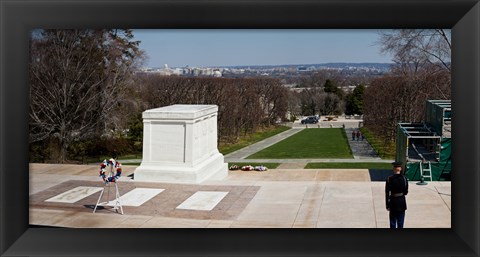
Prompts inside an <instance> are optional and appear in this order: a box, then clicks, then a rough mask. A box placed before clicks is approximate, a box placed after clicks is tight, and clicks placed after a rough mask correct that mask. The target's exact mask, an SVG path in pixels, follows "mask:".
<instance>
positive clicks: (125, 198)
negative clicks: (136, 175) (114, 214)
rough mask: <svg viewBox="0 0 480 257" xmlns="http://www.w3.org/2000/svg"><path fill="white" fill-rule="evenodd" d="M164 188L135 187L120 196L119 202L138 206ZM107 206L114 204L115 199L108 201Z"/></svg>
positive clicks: (124, 204)
mask: <svg viewBox="0 0 480 257" xmlns="http://www.w3.org/2000/svg"><path fill="white" fill-rule="evenodd" d="M164 190H165V189H159V188H135V189H133V190H132V191H130V192H128V193H126V194H124V195H122V196H120V203H121V204H122V206H135V207H138V206H140V205H142V204H144V203H146V202H147V201H148V200H150V199H152V198H153V197H155V196H156V195H158V194H160V193H161V192H163V191H164ZM107 205H108V206H115V200H113V201H109V202H108V203H107Z"/></svg>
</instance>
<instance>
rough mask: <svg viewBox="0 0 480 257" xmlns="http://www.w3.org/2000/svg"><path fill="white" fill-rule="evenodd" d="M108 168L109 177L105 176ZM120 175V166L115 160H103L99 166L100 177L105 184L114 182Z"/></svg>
mask: <svg viewBox="0 0 480 257" xmlns="http://www.w3.org/2000/svg"><path fill="white" fill-rule="evenodd" d="M108 167H110V172H108V173H109V175H108V176H107V175H106V172H107V171H106V170H107V168H108ZM114 169H115V171H116V173H115V175H114V172H113V170H114ZM121 175H122V164H120V163H119V162H117V161H116V160H115V159H113V158H111V159H109V160H108V161H107V160H103V162H102V164H100V177H102V179H103V181H104V182H105V183H108V182H116V181H117V180H118V178H120V176H121Z"/></svg>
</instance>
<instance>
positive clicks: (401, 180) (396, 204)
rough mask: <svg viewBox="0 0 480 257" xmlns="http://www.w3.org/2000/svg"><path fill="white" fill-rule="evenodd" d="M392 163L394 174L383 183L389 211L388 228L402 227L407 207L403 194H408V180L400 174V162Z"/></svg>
mask: <svg viewBox="0 0 480 257" xmlns="http://www.w3.org/2000/svg"><path fill="white" fill-rule="evenodd" d="M392 165H393V173H394V174H393V175H392V176H390V177H388V178H387V181H386V183H385V203H386V206H387V210H388V211H390V214H389V218H390V228H403V222H404V220H405V210H406V209H407V201H406V199H405V196H406V195H407V194H408V181H407V178H406V177H405V176H404V175H402V174H401V171H402V163H401V162H394V163H392Z"/></svg>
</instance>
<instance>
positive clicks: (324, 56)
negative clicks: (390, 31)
mask: <svg viewBox="0 0 480 257" xmlns="http://www.w3.org/2000/svg"><path fill="white" fill-rule="evenodd" d="M380 31H381V30H365V29H362V30H353V29H352V30H345V29H339V30H326V29H324V30H320V29H319V30H293V29H290V30H265V29H261V30H260V29H259V30H253V29H249V30H243V29H242V30H234V29H229V30H224V29H221V30H220V29H217V30H212V29H209V30H206V29H202V30H195V29H189V30H180V29H171V30H167V29H162V30H157V29H142V30H133V35H134V36H135V39H136V40H139V41H141V43H140V48H141V49H142V50H144V51H145V53H146V55H147V60H146V62H145V63H144V66H145V67H150V68H158V67H163V66H164V65H165V64H167V65H168V66H169V67H185V66H190V67H220V66H249V65H251V66H253V65H287V64H293V65H295V64H297V65H298V64H319V63H339V62H347V63H391V62H392V57H391V56H390V55H387V54H382V53H381V52H380V49H381V47H380V45H379V44H378V40H379V39H380V35H379V32H380Z"/></svg>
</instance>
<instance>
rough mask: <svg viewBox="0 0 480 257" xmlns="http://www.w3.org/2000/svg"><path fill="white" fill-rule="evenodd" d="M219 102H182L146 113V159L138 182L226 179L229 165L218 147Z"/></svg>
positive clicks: (143, 161)
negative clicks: (191, 103) (189, 103)
mask: <svg viewBox="0 0 480 257" xmlns="http://www.w3.org/2000/svg"><path fill="white" fill-rule="evenodd" d="M217 112H218V107H217V106H216V105H182V104H175V105H170V106H166V107H161V108H156V109H151V110H146V111H145V112H143V114H142V117H143V158H142V163H141V165H140V166H139V167H138V168H137V169H136V170H135V173H134V179H135V180H136V181H153V182H174V183H200V182H202V181H205V180H207V179H223V178H225V177H226V176H227V174H228V167H227V164H226V163H224V158H223V155H222V154H221V153H220V152H219V151H218V149H217Z"/></svg>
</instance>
